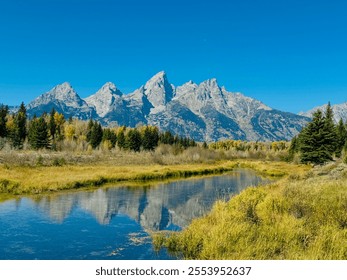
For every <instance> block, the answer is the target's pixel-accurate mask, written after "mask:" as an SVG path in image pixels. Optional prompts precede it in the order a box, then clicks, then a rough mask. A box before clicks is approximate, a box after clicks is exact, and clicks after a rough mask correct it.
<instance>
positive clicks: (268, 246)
mask: <svg viewBox="0 0 347 280" xmlns="http://www.w3.org/2000/svg"><path fill="white" fill-rule="evenodd" d="M255 164H259V163H255ZM292 171H294V169H293V170H292ZM346 179H347V166H346V165H344V164H330V165H327V166H325V167H316V168H314V169H312V170H311V171H309V172H306V173H305V174H303V175H302V174H298V172H292V173H290V175H289V176H287V177H286V178H285V179H281V180H279V181H277V182H276V183H273V184H271V185H268V186H265V187H259V188H249V189H247V190H245V191H243V192H242V193H241V194H240V195H237V196H235V197H234V198H232V199H231V200H230V201H229V202H218V203H216V204H215V206H214V208H213V210H212V211H211V212H210V214H208V215H207V216H206V217H203V218H200V219H196V220H194V221H193V222H192V224H191V225H190V226H189V227H188V228H186V229H185V230H183V231H182V232H180V233H175V234H171V235H169V236H166V237H165V236H164V235H162V234H157V235H155V236H154V244H155V246H156V247H157V248H159V247H161V246H165V247H167V248H168V249H169V250H170V251H171V252H173V253H177V254H179V255H180V256H183V257H184V258H185V259H315V260H317V259H342V260H345V259H347V184H346Z"/></svg>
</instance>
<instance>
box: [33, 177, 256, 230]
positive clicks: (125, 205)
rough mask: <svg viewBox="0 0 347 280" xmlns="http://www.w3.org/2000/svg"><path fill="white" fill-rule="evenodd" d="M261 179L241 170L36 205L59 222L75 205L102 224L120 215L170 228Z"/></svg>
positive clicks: (41, 201)
mask: <svg viewBox="0 0 347 280" xmlns="http://www.w3.org/2000/svg"><path fill="white" fill-rule="evenodd" d="M261 181H262V179H261V178H259V177H258V176H256V175H255V174H254V173H252V172H251V173H250V172H249V171H244V170H240V171H237V172H233V173H232V174H229V175H223V176H216V177H208V178H203V179H191V180H184V181H177V182H171V183H165V184H163V183H162V184H158V185H156V186H154V187H146V186H143V187H115V188H107V189H98V190H95V191H88V192H75V193H64V194H56V195H50V196H44V197H41V198H40V199H37V200H36V201H35V204H36V207H37V208H38V209H42V210H43V211H44V212H45V213H47V215H48V216H49V217H50V219H51V220H53V221H55V222H58V223H62V222H63V221H64V220H65V219H66V218H67V217H68V216H69V214H70V213H71V212H72V210H73V209H74V208H76V207H78V208H81V209H83V210H84V211H85V212H88V213H90V214H91V215H93V216H94V217H95V219H96V220H97V221H98V222H99V223H100V224H103V225H106V224H109V223H110V221H111V220H112V219H113V218H114V217H116V216H117V215H119V214H121V215H126V216H128V217H130V218H131V219H133V220H135V221H136V222H137V223H139V224H140V225H141V226H142V227H143V228H144V229H146V230H154V231H157V230H168V229H169V230H170V229H177V228H183V227H186V226H187V225H188V224H189V223H190V222H191V220H192V219H193V218H196V217H200V216H202V215H203V214H205V213H206V212H207V211H209V210H210V209H211V207H212V204H213V203H214V202H215V201H216V200H218V199H226V198H228V197H229V196H230V195H231V194H235V193H239V192H240V191H241V190H242V189H244V188H245V187H246V186H256V185H258V184H259V183H260V182H261Z"/></svg>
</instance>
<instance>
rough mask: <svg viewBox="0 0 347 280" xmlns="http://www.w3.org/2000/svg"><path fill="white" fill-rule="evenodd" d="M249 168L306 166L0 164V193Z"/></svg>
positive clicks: (278, 172) (269, 171)
mask: <svg viewBox="0 0 347 280" xmlns="http://www.w3.org/2000/svg"><path fill="white" fill-rule="evenodd" d="M239 167H241V168H252V169H254V170H255V171H257V172H259V173H260V174H261V175H265V176H272V177H281V176H284V175H286V174H291V173H294V172H295V173H297V174H304V172H305V170H307V169H308V167H307V166H298V165H294V164H288V163H284V162H264V161H247V160H240V161H236V160H235V161H218V162H216V163H196V164H175V165H158V164H153V165H142V164H139V165H123V166H115V165H112V164H105V163H100V164H96V163H92V164H82V165H64V166H7V165H0V192H1V193H9V194H15V195H18V194H37V193H43V192H53V191H60V190H67V189H78V188H82V187H95V186H100V185H103V184H106V183H117V182H133V181H149V180H165V179H171V178H187V177H191V176H201V175H209V174H221V173H223V172H227V171H231V170H233V169H235V168H239Z"/></svg>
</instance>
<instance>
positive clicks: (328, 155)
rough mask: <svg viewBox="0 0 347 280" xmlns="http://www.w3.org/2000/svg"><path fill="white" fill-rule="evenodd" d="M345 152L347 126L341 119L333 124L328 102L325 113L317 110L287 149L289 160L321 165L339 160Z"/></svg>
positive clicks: (331, 111) (346, 147) (332, 115)
mask: <svg viewBox="0 0 347 280" xmlns="http://www.w3.org/2000/svg"><path fill="white" fill-rule="evenodd" d="M346 150H347V124H345V123H344V122H343V120H342V119H340V121H339V122H338V123H337V124H335V123H334V114H333V110H332V108H331V105H330V102H329V103H328V105H327V107H326V110H325V112H323V111H322V110H317V111H315V112H314V113H313V115H312V121H311V122H309V123H308V124H307V125H306V126H305V127H304V128H303V129H302V131H301V132H300V133H299V135H298V136H296V137H294V138H293V139H292V141H291V144H290V147H289V158H290V159H291V160H293V159H294V158H295V156H298V157H299V159H300V161H301V162H302V163H313V164H323V163H326V162H328V161H332V160H333V159H334V158H340V157H342V156H343V155H344V153H345V152H346Z"/></svg>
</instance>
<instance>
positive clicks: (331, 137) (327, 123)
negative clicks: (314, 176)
mask: <svg viewBox="0 0 347 280" xmlns="http://www.w3.org/2000/svg"><path fill="white" fill-rule="evenodd" d="M323 134H324V143H323V145H324V147H325V148H326V149H327V150H328V152H329V153H330V154H331V155H333V154H334V153H335V151H336V147H337V134H336V127H335V123H334V113H333V109H332V108H331V105H330V102H329V103H328V106H327V108H326V110H325V117H324V129H323Z"/></svg>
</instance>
